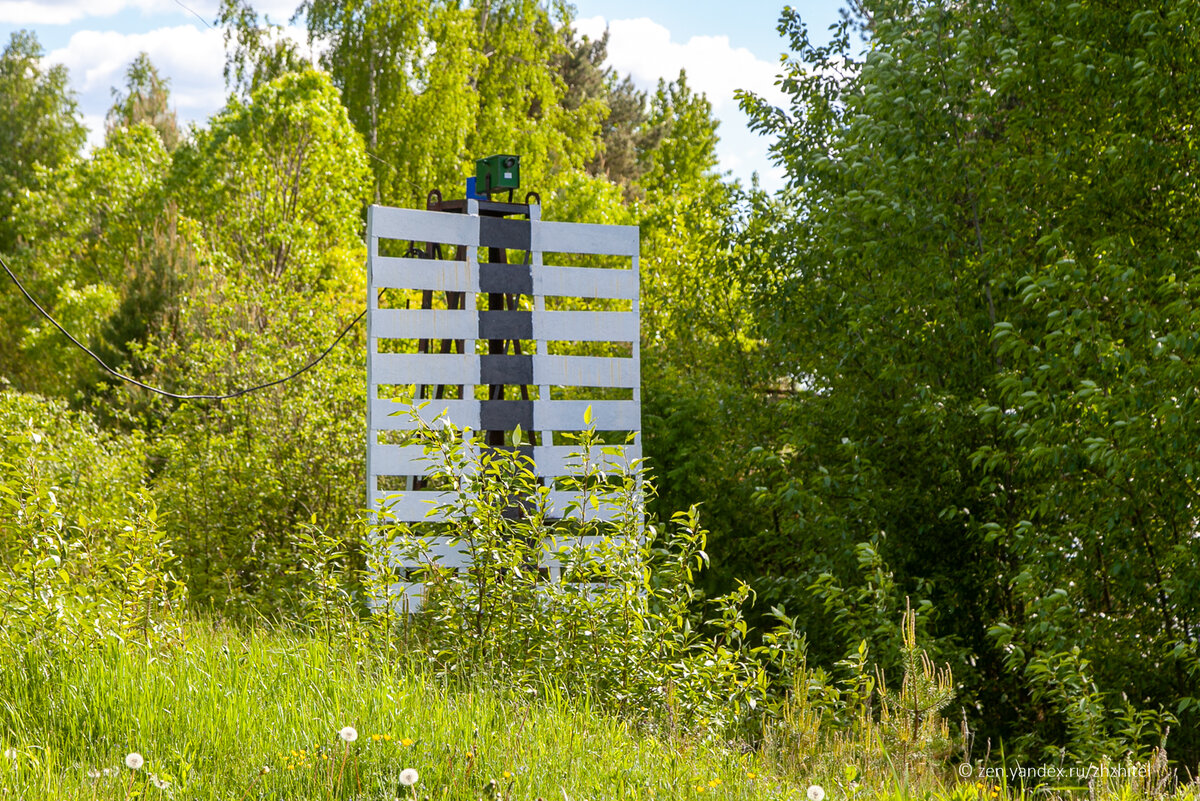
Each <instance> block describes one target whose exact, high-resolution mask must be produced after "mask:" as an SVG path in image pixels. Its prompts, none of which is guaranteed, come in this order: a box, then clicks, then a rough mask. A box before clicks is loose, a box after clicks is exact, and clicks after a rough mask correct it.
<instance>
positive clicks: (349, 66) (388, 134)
mask: <svg viewBox="0 0 1200 801" xmlns="http://www.w3.org/2000/svg"><path fill="white" fill-rule="evenodd" d="M302 10H303V12H304V14H305V18H306V20H307V23H308V28H309V33H310V35H311V36H313V37H320V38H323V39H326V40H328V41H329V43H330V46H329V49H328V50H327V51H326V52H325V54H324V55H323V56H322V63H323V64H324V66H325V67H326V68H327V69H328V70H329V71H330V73H331V74H332V75H333V77H334V80H335V82H336V83H337V85H338V88H339V89H341V92H342V99H343V102H345V104H346V106H347V108H348V109H349V112H350V117H351V119H352V120H353V121H354V124H355V127H357V128H358V130H359V131H360V132H361V133H362V134H363V138H364V139H365V140H366V145H367V149H368V152H370V153H371V154H372V156H373V158H372V167H373V169H374V172H375V179H376V199H377V200H379V201H382V202H385V203H388V204H392V205H399V206H415V205H423V204H424V200H425V193H426V192H427V191H428V190H429V189H433V188H439V189H442V190H443V191H444V192H447V193H448V196H449V193H451V192H452V193H453V194H454V195H458V194H460V193H461V191H462V190H461V188H460V187H461V186H462V181H463V178H464V177H465V173H466V172H467V171H468V170H469V169H470V167H471V165H473V163H474V159H475V158H478V157H480V156H484V155H488V154H490V153H499V152H504V153H517V154H519V155H521V157H522V180H523V183H524V184H525V185H526V186H528V187H530V188H537V189H539V190H542V191H548V190H550V189H552V188H553V182H552V178H553V176H554V175H555V174H556V173H558V172H562V171H568V170H571V169H576V168H579V167H582V166H583V164H584V162H585V161H586V160H587V159H588V158H590V157H591V156H592V155H594V153H595V150H596V146H597V142H596V134H597V132H598V128H599V124H600V119H601V117H602V116H603V111H604V110H603V105H602V104H601V103H600V102H599V101H598V100H595V99H589V100H586V101H583V102H581V103H580V104H579V105H578V106H576V107H574V108H567V107H564V106H563V105H562V104H561V102H560V101H561V99H562V97H563V96H564V94H565V91H566V89H565V85H564V83H563V81H562V79H561V78H560V77H559V75H558V73H557V71H556V59H557V58H558V57H559V56H560V55H561V54H562V53H563V52H564V51H565V45H564V44H563V42H562V38H561V36H560V34H559V29H558V26H559V25H561V24H563V22H564V20H565V15H566V11H565V9H563V8H559V9H558V11H557V15H558V19H557V20H556V19H555V18H553V17H552V16H551V14H550V13H549V12H548V11H547V9H546V8H545V7H544V6H543V5H542V4H541V3H538V2H534V0H509V1H507V2H499V3H497V2H475V3H466V4H460V3H452V2H436V3H427V2H414V0H387V2H373V3H365V2H351V3H333V2H328V0H311V2H308V3H306V4H305V5H304V6H303V9H302Z"/></svg>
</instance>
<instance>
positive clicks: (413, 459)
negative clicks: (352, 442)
mask: <svg viewBox="0 0 1200 801" xmlns="http://www.w3.org/2000/svg"><path fill="white" fill-rule="evenodd" d="M368 447H369V448H370V449H371V472H372V473H374V474H375V475H377V476H425V475H429V474H430V473H431V472H432V471H433V468H434V465H433V464H432V463H431V462H430V461H429V460H430V458H431V457H432V456H435V455H434V454H426V453H425V447H424V446H423V445H380V444H379V443H373V444H371V445H369V446H368Z"/></svg>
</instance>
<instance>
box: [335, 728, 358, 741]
mask: <svg viewBox="0 0 1200 801" xmlns="http://www.w3.org/2000/svg"><path fill="white" fill-rule="evenodd" d="M338 737H341V738H342V739H343V740H345V741H346V742H348V743H352V742H354V741H355V740H357V739H358V730H357V729H355V728H354V727H353V726H347V727H346V728H344V729H342V730H341V731H339V732H338Z"/></svg>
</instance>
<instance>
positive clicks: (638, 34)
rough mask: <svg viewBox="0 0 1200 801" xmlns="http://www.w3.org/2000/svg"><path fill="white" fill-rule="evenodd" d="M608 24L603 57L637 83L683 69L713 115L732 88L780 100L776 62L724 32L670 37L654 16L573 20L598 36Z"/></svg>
mask: <svg viewBox="0 0 1200 801" xmlns="http://www.w3.org/2000/svg"><path fill="white" fill-rule="evenodd" d="M606 25H607V26H608V30H609V38H608V63H609V64H610V65H611V66H612V67H613V69H615V70H616V71H617V72H619V73H621V74H622V75H624V74H626V73H628V74H629V75H631V76H633V80H634V82H636V83H637V84H639V85H642V86H654V85H655V84H657V83H658V79H659V78H666V79H667V80H673V79H674V78H676V77H678V75H679V70H681V69H683V70H686V71H687V75H688V82H689V83H690V84H691V86H692V88H693V89H696V90H697V91H700V92H704V94H706V95H707V96H708V99H709V102H711V103H712V104H713V111H715V112H716V113H717V114H718V116H720V115H721V114H722V113H725V112H728V111H729V110H731V109H734V108H737V100H736V99H735V98H734V95H733V93H734V90H736V89H749V90H751V91H753V92H755V93H757V94H759V95H762V96H763V97H765V98H766V99H767V100H768V101H770V102H772V103H782V102H783V94H782V93H781V92H780V91H779V88H778V87H777V86H775V76H776V74H777V73H778V72H779V67H778V65H776V64H772V63H771V62H769V61H763V60H762V59H760V58H759V57H758V56H756V55H754V54H753V53H752V52H750V51H749V50H747V49H746V48H744V47H734V46H732V45H731V44H730V43H729V37H728V36H693V37H692V38H690V39H688V40H687V41H686V42H682V43H681V42H676V41H672V39H671V32H670V31H669V30H667V29H666V28H665V27H663V26H662V25H660V24H658V23H657V22H655V21H654V20H651V19H647V18H645V17H641V18H638V19H616V20H611V21H607V22H606V21H605V19H604V17H588V18H586V19H579V20H576V21H575V28H576V30H578V31H579V33H581V34H585V35H587V36H588V37H590V38H592V39H597V38H599V37H600V36H602V35H603V34H604V29H605V26H606Z"/></svg>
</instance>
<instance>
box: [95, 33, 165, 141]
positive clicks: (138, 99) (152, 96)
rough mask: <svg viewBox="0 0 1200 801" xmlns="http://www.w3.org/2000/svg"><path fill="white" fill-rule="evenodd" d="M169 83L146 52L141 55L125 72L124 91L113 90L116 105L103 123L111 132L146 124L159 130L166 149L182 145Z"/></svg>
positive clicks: (114, 104) (109, 111)
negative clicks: (172, 107)
mask: <svg viewBox="0 0 1200 801" xmlns="http://www.w3.org/2000/svg"><path fill="white" fill-rule="evenodd" d="M169 85H170V81H169V80H167V79H166V78H163V77H162V76H160V75H159V74H158V69H157V68H156V67H155V66H154V63H153V62H152V61H150V57H149V56H148V55H146V54H145V53H139V54H138V55H137V58H135V59H134V60H133V62H132V63H131V64H130V65H129V69H128V70H126V72H125V89H124V91H121V90H118V89H113V105H112V108H111V109H109V110H108V117H107V118H106V119H105V121H104V125H105V128H106V130H108V131H109V132H111V131H113V130H114V129H117V128H128V127H130V126H132V125H136V124H137V123H139V122H144V123H146V124H147V125H149V126H150V127H151V128H153V129H154V130H156V131H158V135H159V137H160V138H161V139H162V141H163V146H165V147H166V148H167V150H174V149H175V146H176V145H178V144H179V139H180V137H181V135H182V134H181V132H180V130H179V120H177V119H176V117H175V112H174V111H172V110H171V108H170V97H171V93H170V89H169Z"/></svg>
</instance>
